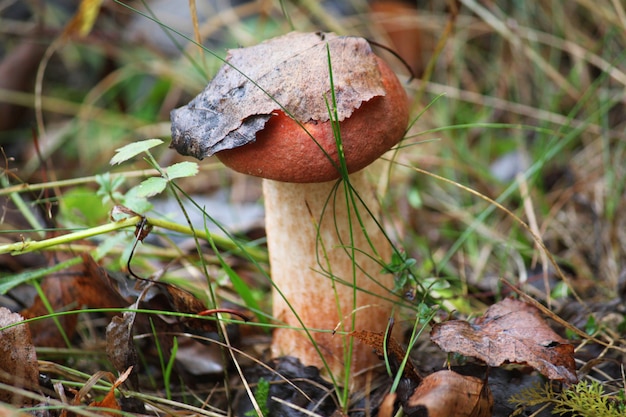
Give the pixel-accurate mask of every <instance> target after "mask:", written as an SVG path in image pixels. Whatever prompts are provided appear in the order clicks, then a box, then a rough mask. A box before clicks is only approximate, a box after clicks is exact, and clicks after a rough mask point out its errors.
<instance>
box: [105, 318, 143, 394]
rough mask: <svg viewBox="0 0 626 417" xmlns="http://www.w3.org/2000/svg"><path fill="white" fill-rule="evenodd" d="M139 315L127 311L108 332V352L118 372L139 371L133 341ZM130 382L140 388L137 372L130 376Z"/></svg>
mask: <svg viewBox="0 0 626 417" xmlns="http://www.w3.org/2000/svg"><path fill="white" fill-rule="evenodd" d="M136 315H137V313H135V312H132V311H127V312H125V313H124V315H123V316H122V317H119V316H115V317H113V319H112V320H111V322H110V323H109V325H108V326H107V330H106V352H107V356H108V357H109V360H110V361H111V364H112V365H113V367H115V369H116V370H117V371H118V372H122V371H124V370H125V369H129V368H130V367H132V368H133V369H137V364H138V357H137V349H136V348H135V342H134V341H133V324H134V322H135V317H136ZM129 382H130V383H131V385H132V386H133V387H134V388H138V386H139V381H138V376H137V372H133V373H132V374H131V375H130V379H129Z"/></svg>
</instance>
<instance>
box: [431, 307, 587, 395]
mask: <svg viewBox="0 0 626 417" xmlns="http://www.w3.org/2000/svg"><path fill="white" fill-rule="evenodd" d="M430 338H431V340H432V341H433V342H435V343H436V344H437V345H438V346H439V347H440V348H441V349H442V350H443V351H445V352H456V353H460V354H462V355H465V356H473V357H476V358H479V359H481V360H483V361H484V362H485V363H487V364H488V365H490V366H500V365H502V364H503V363H505V362H513V363H526V364H528V365H530V366H532V367H533V368H535V369H536V370H537V371H539V372H541V373H542V374H543V375H545V376H547V377H548V378H550V379H554V380H558V381H566V382H569V383H575V382H576V381H577V380H578V378H577V377H576V364H575V362H574V346H572V345H571V344H569V343H568V341H567V340H566V339H563V338H562V337H560V336H559V335H558V334H556V333H555V332H554V331H552V329H551V328H550V327H549V326H548V325H547V323H546V322H545V321H544V320H543V318H542V317H541V315H540V313H539V311H538V310H537V309H536V308H535V307H533V306H531V305H529V304H526V303H524V302H522V301H518V300H514V299H512V298H507V299H504V300H502V301H500V302H499V303H497V304H494V305H493V306H491V307H490V308H489V309H488V310H487V312H486V313H485V315H484V316H483V317H481V318H478V319H476V320H475V321H474V323H473V324H470V323H468V322H467V321H464V320H452V321H448V322H445V323H438V324H436V325H435V326H433V329H432V331H431V333H430Z"/></svg>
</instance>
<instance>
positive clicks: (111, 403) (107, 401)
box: [89, 367, 133, 416]
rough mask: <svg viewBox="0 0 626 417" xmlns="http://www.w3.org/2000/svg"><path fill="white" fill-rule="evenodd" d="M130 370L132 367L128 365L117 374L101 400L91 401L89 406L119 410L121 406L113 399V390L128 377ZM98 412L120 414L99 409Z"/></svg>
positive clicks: (110, 414)
mask: <svg viewBox="0 0 626 417" xmlns="http://www.w3.org/2000/svg"><path fill="white" fill-rule="evenodd" d="M132 370H133V368H132V367H130V368H128V369H127V370H126V371H125V372H124V373H122V374H121V375H120V376H119V378H117V380H116V381H115V382H114V383H113V386H112V387H111V389H110V390H109V392H108V393H107V395H106V396H105V397H104V398H103V399H102V401H93V402H91V403H90V404H89V407H102V408H110V409H112V410H121V409H122V408H121V407H120V405H119V403H118V402H117V400H116V399H115V390H116V389H117V387H119V386H120V385H122V384H123V383H124V381H126V378H128V375H130V373H131V372H132ZM98 414H101V415H104V416H119V415H120V413H116V412H109V411H100V412H99V413H98Z"/></svg>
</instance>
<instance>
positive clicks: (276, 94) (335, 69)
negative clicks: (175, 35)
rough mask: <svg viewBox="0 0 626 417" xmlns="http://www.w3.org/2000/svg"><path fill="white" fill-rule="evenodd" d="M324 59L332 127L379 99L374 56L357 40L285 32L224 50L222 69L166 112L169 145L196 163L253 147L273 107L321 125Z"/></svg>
mask: <svg viewBox="0 0 626 417" xmlns="http://www.w3.org/2000/svg"><path fill="white" fill-rule="evenodd" d="M327 47H328V50H327ZM328 54H330V56H331V57H341V59H333V60H332V78H333V85H334V87H335V96H336V102H337V113H338V120H339V121H342V120H344V119H345V118H347V117H349V116H350V115H351V114H352V112H353V111H354V110H355V109H358V108H359V107H360V106H361V104H362V103H363V102H366V101H368V100H370V99H372V98H373V97H377V96H384V95H385V89H384V87H383V85H382V82H381V80H380V78H381V77H380V74H379V70H378V64H377V62H376V58H375V55H374V54H373V52H372V50H371V48H370V45H369V44H368V43H367V41H366V40H365V39H363V38H357V37H340V36H337V35H335V34H333V33H321V32H318V33H298V32H291V33H289V34H287V35H284V36H280V37H278V38H274V39H271V40H269V41H266V42H263V43H261V44H259V45H256V46H251V47H247V48H240V49H233V50H230V51H229V53H228V56H227V58H226V61H227V65H224V66H223V67H222V68H221V69H220V71H219V72H218V73H217V75H216V76H215V78H214V79H213V80H212V81H211V82H210V83H209V85H208V86H207V87H206V88H205V89H204V91H202V93H200V94H199V95H198V96H197V97H196V98H194V99H193V100H192V101H191V102H189V104H187V105H186V106H184V107H180V108H178V109H175V110H173V111H172V114H171V118H172V147H174V148H175V149H176V150H177V151H178V152H179V153H181V154H183V155H190V156H194V157H196V158H199V159H202V158H204V157H207V156H211V155H213V154H214V153H216V152H219V151H221V150H226V149H233V148H236V147H239V146H243V145H246V144H248V143H251V142H254V141H255V134H256V133H257V132H258V131H259V130H261V129H263V127H264V126H265V123H266V122H267V121H268V120H269V118H270V117H271V116H272V113H273V112H275V111H277V110H280V109H281V106H282V107H283V108H284V109H286V111H287V112H288V113H290V114H291V115H292V116H293V117H294V118H295V119H296V120H299V121H301V122H307V121H311V120H313V121H321V122H325V121H328V120H329V114H328V108H327V101H328V102H331V101H332V97H331V89H330V73H329V63H328ZM303 87H306V88H303ZM242 97H246V99H245V101H244V100H242Z"/></svg>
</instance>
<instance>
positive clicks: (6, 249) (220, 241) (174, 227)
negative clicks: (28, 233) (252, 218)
mask: <svg viewBox="0 0 626 417" xmlns="http://www.w3.org/2000/svg"><path fill="white" fill-rule="evenodd" d="M141 220H142V217H141V216H133V217H129V218H127V219H124V220H120V221H117V222H112V223H108V224H104V225H101V226H96V227H91V228H89V229H85V230H81V231H78V232H74V233H68V234H66V235H62V236H56V237H53V238H50V239H43V240H39V241H32V240H29V241H22V242H15V243H9V244H6V245H0V254H2V253H11V254H12V255H22V254H24V253H29V252H34V251H38V250H43V249H46V248H49V247H51V246H56V245H61V244H67V243H70V242H74V241H77V240H81V239H86V238H90V237H93V236H98V235H102V234H106V233H111V232H114V231H116V230H120V229H125V228H127V227H136V226H137V225H138V224H139V223H140V222H141ZM146 225H151V226H156V227H160V228H163V229H167V230H171V231H173V232H178V233H182V234H185V235H189V236H198V237H200V238H202V239H206V240H209V239H212V240H213V242H215V244H216V245H217V246H219V247H221V248H223V249H226V250H229V251H232V252H233V253H242V252H243V251H245V254H246V256H248V257H251V258H253V259H255V260H257V261H260V262H264V261H267V254H266V253H265V252H264V251H262V250H260V249H257V248H254V247H248V248H245V249H240V247H239V246H238V245H237V243H236V242H233V241H232V240H230V239H228V238H225V237H222V236H218V235H213V234H210V233H203V232H200V231H194V230H192V229H191V227H189V226H183V225H180V224H177V223H174V222H170V221H167V220H162V219H156V218H153V217H148V218H146Z"/></svg>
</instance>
